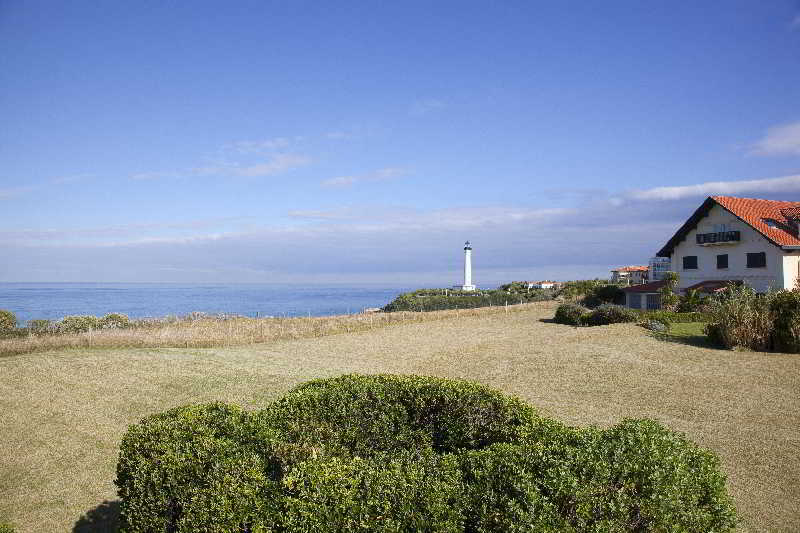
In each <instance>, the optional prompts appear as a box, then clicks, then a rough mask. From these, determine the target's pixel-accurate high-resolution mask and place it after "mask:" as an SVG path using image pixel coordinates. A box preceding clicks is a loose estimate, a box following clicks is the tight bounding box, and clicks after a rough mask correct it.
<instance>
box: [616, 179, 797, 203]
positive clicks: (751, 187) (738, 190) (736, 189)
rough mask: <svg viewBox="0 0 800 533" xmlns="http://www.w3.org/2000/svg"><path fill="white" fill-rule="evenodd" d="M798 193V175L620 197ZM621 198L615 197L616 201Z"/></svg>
mask: <svg viewBox="0 0 800 533" xmlns="http://www.w3.org/2000/svg"><path fill="white" fill-rule="evenodd" d="M754 192H758V193H783V192H785V193H800V175H794V176H784V177H781V178H767V179H760V180H745V181H709V182H706V183H700V184H698V185H684V186H678V187H656V188H654V189H646V190H642V191H632V192H630V193H627V194H626V195H625V196H624V197H623V198H622V199H631V200H681V199H683V198H693V197H704V196H716V195H739V194H746V193H754ZM622 199H619V198H618V199H616V200H617V201H618V202H619V201H620V200H622Z"/></svg>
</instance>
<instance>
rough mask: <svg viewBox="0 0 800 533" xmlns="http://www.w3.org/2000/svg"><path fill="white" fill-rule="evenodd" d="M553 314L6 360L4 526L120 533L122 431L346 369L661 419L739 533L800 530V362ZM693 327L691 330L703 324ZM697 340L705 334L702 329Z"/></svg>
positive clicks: (553, 406) (594, 419) (603, 419)
mask: <svg viewBox="0 0 800 533" xmlns="http://www.w3.org/2000/svg"><path fill="white" fill-rule="evenodd" d="M554 310H555V305H554V304H553V303H551V302H546V303H541V304H535V305H532V306H530V307H529V308H527V309H525V310H523V311H520V312H515V313H508V314H505V313H497V312H494V313H487V314H485V315H481V314H478V315H476V316H468V317H464V316H461V317H453V318H448V319H443V320H438V321H432V322H417V323H406V324H396V325H391V326H387V327H383V328H380V329H373V330H366V331H360V332H354V333H342V334H337V335H329V336H324V337H319V338H307V339H297V340H284V341H275V342H270V343H265V344H257V345H250V346H238V347H226V348H203V349H192V348H189V349H185V348H181V349H177V348H151V349H148V348H136V349H132V348H127V349H109V348H104V349H99V348H91V349H86V348H78V349H72V350H62V351H56V352H46V353H34V354H26V355H18V356H10V357H3V358H0V450H2V453H0V519H3V518H5V519H8V520H10V521H12V522H13V523H14V524H15V525H16V526H17V528H18V531H21V532H28V531H29V532H47V531H59V532H60V531H71V530H72V531H113V527H114V525H115V520H116V514H117V512H118V505H117V503H116V501H115V500H116V495H115V487H114V485H113V479H114V468H115V465H116V459H117V446H118V444H119V440H120V438H121V436H122V434H123V433H124V431H125V429H126V427H127V426H128V425H129V424H131V423H135V422H136V421H138V420H139V419H140V418H141V417H143V416H145V415H147V414H150V413H154V412H158V411H162V410H164V409H167V408H169V407H173V406H176V405H181V404H186V403H193V402H205V401H210V400H222V401H226V402H232V403H237V404H240V405H243V406H246V407H249V408H257V407H260V406H263V405H265V404H266V403H267V402H269V401H270V400H272V399H273V398H275V397H277V396H279V395H280V394H282V393H283V392H285V391H286V390H287V389H289V388H290V387H292V386H294V385H296V384H298V383H300V382H302V381H306V380H308V379H312V378H316V377H328V376H335V375H339V374H342V373H345V372H362V373H377V372H392V373H418V374H428V375H436V376H444V377H461V378H467V379H474V380H477V381H481V382H483V383H486V384H488V385H491V386H494V387H497V388H500V389H502V390H504V391H506V392H509V393H512V394H517V395H519V396H521V397H522V398H524V399H526V400H527V401H529V402H531V403H532V404H534V405H536V406H538V407H539V408H540V409H541V410H542V411H543V412H544V413H545V414H547V415H549V416H553V417H555V418H558V419H560V420H563V421H565V422H566V423H568V424H573V425H588V424H596V425H602V426H605V425H609V424H613V423H615V422H617V421H619V420H620V419H621V418H623V417H651V418H655V419H658V420H659V421H661V422H662V423H664V424H666V425H668V426H670V427H671V428H673V429H676V430H679V431H682V432H685V433H686V434H688V435H689V437H690V438H692V439H693V440H695V441H696V442H698V443H700V444H701V445H702V446H705V447H707V448H710V449H712V450H714V451H715V452H716V453H717V454H719V455H720V457H721V458H722V462H723V469H724V471H725V472H726V473H727V475H728V487H729V490H730V491H731V493H732V495H733V496H734V498H735V501H736V504H737V507H738V510H739V514H740V516H741V517H742V519H743V523H742V526H741V528H740V530H741V531H796V530H797V524H798V523H800V503H798V502H800V357H798V356H796V355H785V354H764V353H753V352H738V351H724V350H715V349H711V348H709V347H706V346H699V345H696V343H693V342H681V341H679V337H680V336H681V335H682V333H681V332H685V335H684V336H685V337H687V338H692V337H693V336H696V335H695V334H696V333H697V328H696V326H694V325H691V324H686V325H684V324H676V325H675V326H674V328H673V331H672V332H671V333H670V334H669V335H670V336H672V337H671V338H668V339H666V340H677V341H678V342H664V340H662V339H659V338H656V337H654V336H653V335H652V334H650V333H649V332H647V331H646V330H644V329H642V328H640V327H638V326H635V325H632V324H617V325H613V326H602V327H593V328H573V327H570V326H563V325H559V324H554V323H552V322H551V321H549V319H550V318H551V317H552V316H553V312H554ZM692 327H694V328H695V329H694V330H692ZM692 331H694V332H695V333H692Z"/></svg>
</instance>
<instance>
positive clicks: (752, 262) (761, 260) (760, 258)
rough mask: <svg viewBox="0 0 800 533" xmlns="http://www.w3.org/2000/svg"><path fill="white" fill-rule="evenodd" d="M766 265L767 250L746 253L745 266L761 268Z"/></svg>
mask: <svg viewBox="0 0 800 533" xmlns="http://www.w3.org/2000/svg"><path fill="white" fill-rule="evenodd" d="M765 266H767V252H758V253H754V254H747V268H763V267H765Z"/></svg>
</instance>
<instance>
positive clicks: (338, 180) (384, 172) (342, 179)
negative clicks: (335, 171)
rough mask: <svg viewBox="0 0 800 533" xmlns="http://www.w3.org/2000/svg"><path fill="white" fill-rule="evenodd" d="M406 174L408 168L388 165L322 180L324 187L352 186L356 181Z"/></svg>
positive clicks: (383, 179) (368, 180) (375, 179)
mask: <svg viewBox="0 0 800 533" xmlns="http://www.w3.org/2000/svg"><path fill="white" fill-rule="evenodd" d="M404 174H406V170H405V169H402V168H398V167H386V168H382V169H380V170H376V171H375V172H369V173H367V174H358V175H353V176H338V177H335V178H330V179H327V180H324V181H323V182H322V186H323V187H350V186H352V185H355V184H356V183H365V182H376V181H386V180H390V179H393V178H398V177H400V176H403V175H404Z"/></svg>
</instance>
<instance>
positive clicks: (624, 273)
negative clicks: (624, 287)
mask: <svg viewBox="0 0 800 533" xmlns="http://www.w3.org/2000/svg"><path fill="white" fill-rule="evenodd" d="M648 271H649V268H648V267H646V266H644V265H633V266H626V267H620V268H615V269H614V270H612V271H611V282H612V283H627V284H629V285H639V284H640V283H647V280H648Z"/></svg>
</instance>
